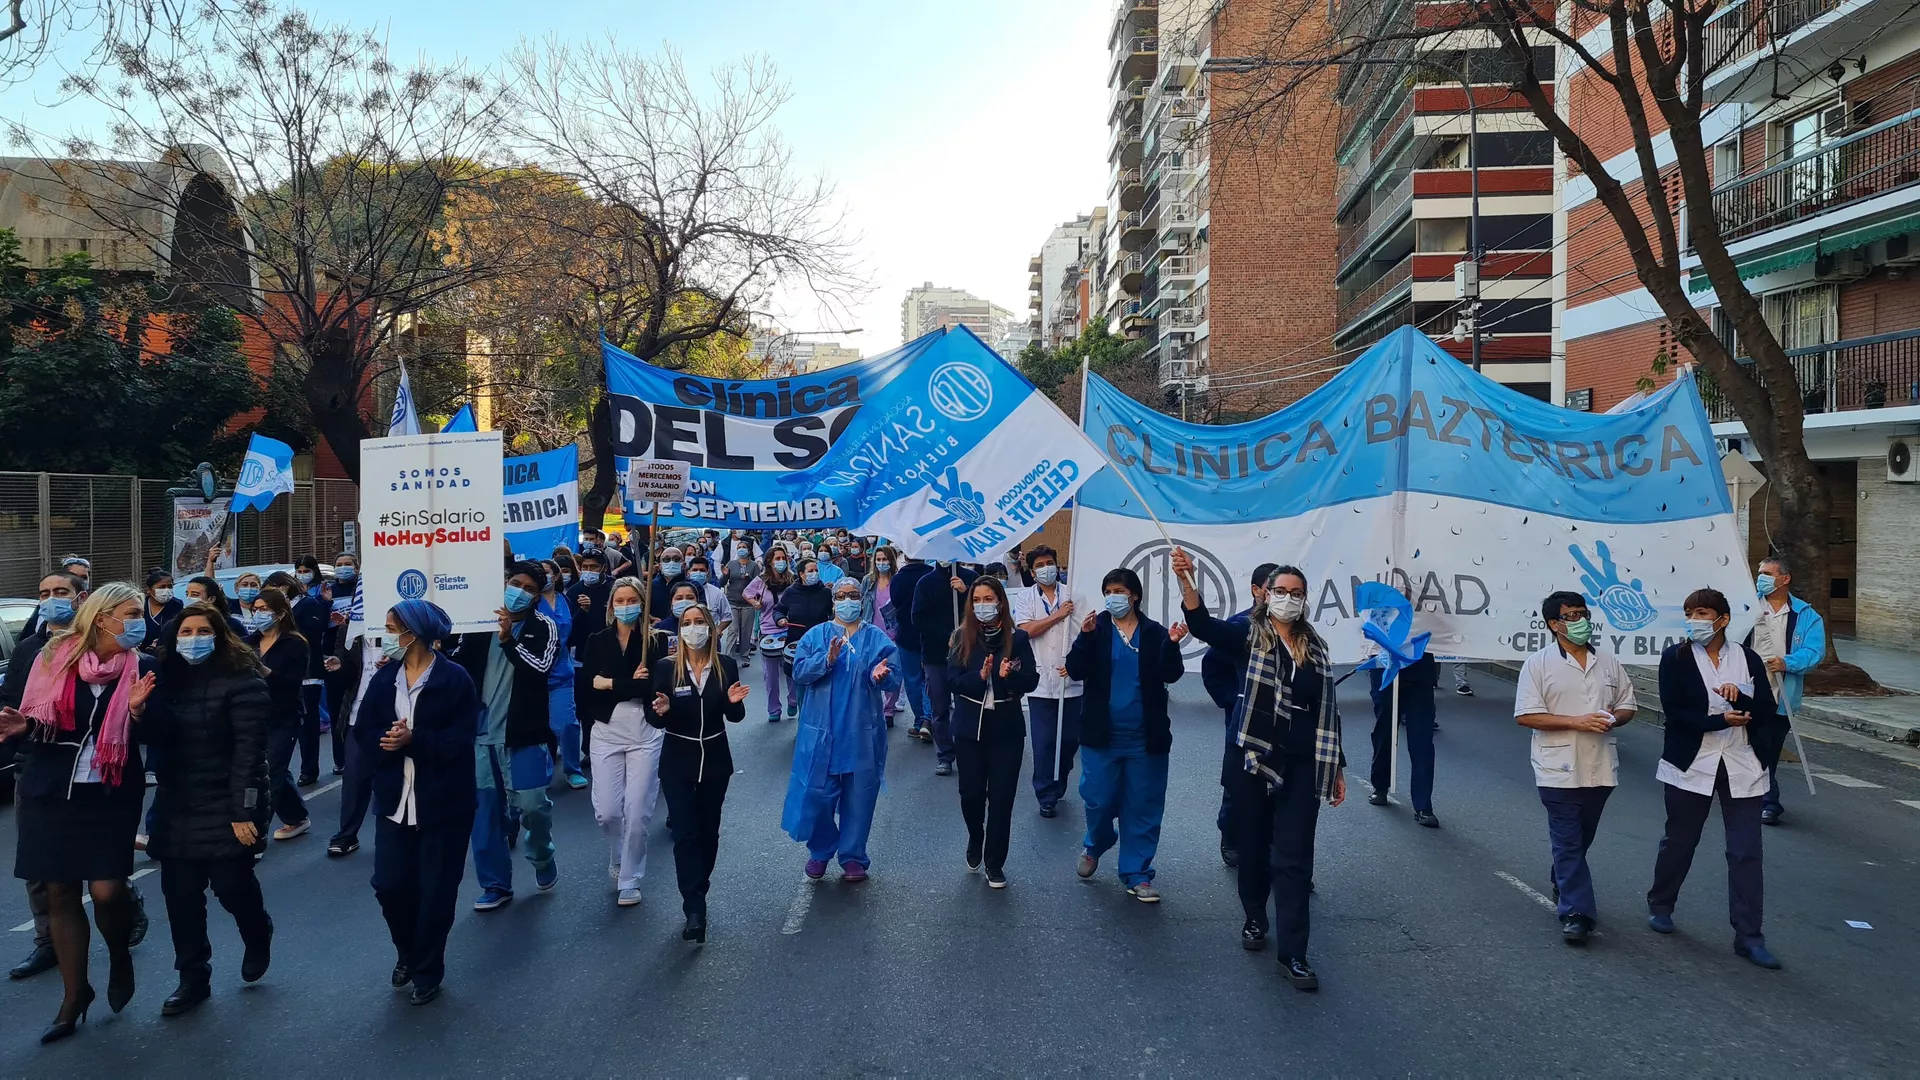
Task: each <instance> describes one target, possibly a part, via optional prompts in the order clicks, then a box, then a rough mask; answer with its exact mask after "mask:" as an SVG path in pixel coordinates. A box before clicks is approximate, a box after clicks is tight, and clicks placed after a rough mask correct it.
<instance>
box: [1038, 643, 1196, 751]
mask: <svg viewBox="0 0 1920 1080" xmlns="http://www.w3.org/2000/svg"><path fill="white" fill-rule="evenodd" d="M1137 617H1138V619H1139V620H1140V625H1139V627H1138V637H1139V641H1138V644H1139V646H1140V706H1141V711H1142V713H1144V714H1145V720H1146V729H1147V753H1149V754H1165V753H1170V752H1171V751H1172V750H1173V722H1172V721H1171V720H1170V719H1168V717H1167V686H1168V685H1169V684H1171V683H1176V682H1179V681H1180V676H1182V675H1184V674H1186V673H1187V665H1186V661H1185V660H1183V659H1182V658H1181V656H1180V648H1179V646H1177V645H1175V644H1174V643H1173V642H1172V641H1171V640H1169V639H1168V637H1167V628H1166V627H1164V626H1161V625H1160V624H1159V623H1157V622H1154V621H1153V620H1152V619H1149V618H1147V617H1146V616H1145V615H1139V616H1137ZM1114 633H1115V631H1114V628H1113V616H1111V615H1109V614H1107V613H1106V612H1104V611H1102V612H1101V613H1100V616H1099V618H1098V620H1097V621H1096V622H1095V623H1094V627H1093V632H1092V633H1087V634H1081V635H1080V636H1079V637H1078V638H1076V639H1074V642H1073V648H1072V649H1071V650H1069V651H1068V652H1067V675H1068V676H1069V677H1070V678H1075V679H1079V680H1080V681H1082V682H1084V683H1086V684H1087V689H1086V692H1085V693H1084V694H1082V695H1081V698H1080V701H1081V704H1080V745H1082V746H1091V747H1093V748H1095V749H1098V750H1104V749H1106V748H1107V747H1109V746H1112V745H1113V715H1112V714H1111V713H1110V712H1108V702H1109V701H1111V700H1112V697H1113V687H1112V683H1113V637H1114Z"/></svg>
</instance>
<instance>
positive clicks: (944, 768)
mask: <svg viewBox="0 0 1920 1080" xmlns="http://www.w3.org/2000/svg"><path fill="white" fill-rule="evenodd" d="M933 775H935V776H952V775H953V762H951V761H941V762H936V763H935V764H934V766H933Z"/></svg>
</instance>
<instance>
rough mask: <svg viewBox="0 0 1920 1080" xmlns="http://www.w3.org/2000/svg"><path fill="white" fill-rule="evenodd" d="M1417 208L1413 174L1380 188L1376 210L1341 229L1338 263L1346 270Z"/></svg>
mask: <svg viewBox="0 0 1920 1080" xmlns="http://www.w3.org/2000/svg"><path fill="white" fill-rule="evenodd" d="M1412 210H1413V173H1412V172H1411V171H1409V172H1408V173H1407V174H1406V175H1405V176H1402V177H1401V178H1400V179H1399V180H1397V181H1395V182H1394V184H1393V186H1392V187H1389V188H1387V189H1386V190H1384V191H1376V192H1375V193H1374V195H1373V209H1372V210H1371V211H1369V212H1368V213H1367V214H1366V215H1364V216H1363V217H1361V218H1360V220H1358V221H1356V222H1354V223H1353V225H1352V226H1351V227H1343V228H1342V229H1341V230H1340V233H1341V235H1340V242H1339V245H1338V246H1337V247H1336V248H1335V252H1334V265H1335V266H1336V267H1338V268H1339V269H1340V270H1342V271H1344V270H1345V269H1346V268H1347V264H1349V263H1350V262H1352V261H1353V260H1354V258H1355V257H1356V256H1359V255H1362V254H1365V253H1366V252H1367V251H1368V250H1369V249H1370V248H1372V247H1373V246H1374V245H1375V244H1377V243H1379V242H1380V241H1382V240H1384V239H1386V238H1387V237H1388V236H1390V235H1392V234H1393V233H1394V232H1395V231H1397V230H1398V229H1399V228H1400V227H1401V226H1402V225H1405V224H1406V221H1407V215H1408V214H1409V213H1410V212H1412Z"/></svg>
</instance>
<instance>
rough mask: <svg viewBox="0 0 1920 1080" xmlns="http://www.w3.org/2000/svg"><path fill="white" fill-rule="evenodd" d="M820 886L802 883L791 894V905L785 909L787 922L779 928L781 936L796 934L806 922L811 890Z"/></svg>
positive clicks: (808, 882) (809, 882)
mask: <svg viewBox="0 0 1920 1080" xmlns="http://www.w3.org/2000/svg"><path fill="white" fill-rule="evenodd" d="M819 887H820V886H819V885H817V884H816V883H814V882H811V881H802V882H801V883H800V888H798V889H796V890H795V891H794V894H793V903H792V904H790V905H788V907H787V921H786V923H785V924H783V925H782V926H781V927H780V932H781V933H783V934H797V933H799V932H800V930H801V928H802V927H803V926H804V925H805V924H806V921H807V909H808V908H810V907H812V906H813V890H815V889H817V888H819Z"/></svg>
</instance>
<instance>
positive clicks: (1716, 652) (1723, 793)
mask: <svg viewBox="0 0 1920 1080" xmlns="http://www.w3.org/2000/svg"><path fill="white" fill-rule="evenodd" d="M1686 612H1687V635H1688V636H1689V637H1690V638H1691V639H1692V640H1691V641H1683V642H1679V643H1678V644H1675V645H1670V646H1668V647H1667V650H1666V651H1665V652H1663V653H1661V654H1660V709H1661V711H1662V712H1664V713H1665V714H1666V717H1667V726H1666V732H1665V745H1664V746H1663V747H1662V749H1661V752H1660V765H1659V767H1658V768H1657V769H1656V770H1655V772H1654V776H1655V778H1656V779H1658V780H1659V781H1660V783H1661V784H1662V785H1663V786H1664V791H1665V792H1666V800H1667V826H1666V831H1665V832H1664V833H1662V834H1661V837H1660V854H1659V856H1658V857H1657V858H1656V859H1655V860H1654V863H1653V887H1652V888H1651V889H1648V890H1647V925H1648V926H1649V927H1650V928H1652V929H1653V930H1654V931H1655V932H1656V933H1661V934H1671V933H1673V909H1674V905H1675V904H1677V903H1678V902H1679V900H1680V886H1681V885H1683V884H1685V883H1686V880H1687V871H1688V870H1690V869H1692V867H1693V853H1694V849H1696V848H1697V847H1699V846H1700V832H1701V830H1702V829H1703V828H1704V827H1705V826H1706V823H1707V815H1708V814H1709V813H1711V812H1712V810H1713V800H1714V796H1715V795H1718V796H1719V798H1720V817H1721V820H1722V821H1723V822H1724V823H1725V825H1726V832H1727V908H1728V914H1729V918H1730V921H1731V922H1732V923H1733V951H1734V954H1735V955H1736V956H1740V957H1743V958H1745V959H1748V960H1751V961H1753V962H1754V963H1755V964H1758V965H1759V966H1761V967H1763V968H1769V969H1773V968H1778V967H1779V966H1780V961H1779V960H1777V959H1775V958H1774V955H1773V953H1772V952H1770V951H1769V950H1768V949H1767V939H1766V937H1765V936H1764V935H1763V934H1762V933H1761V929H1760V913H1761V906H1762V903H1761V902H1762V897H1763V887H1762V877H1761V862H1760V846H1761V843H1760V807H1761V801H1762V800H1763V798H1764V797H1765V796H1766V793H1767V777H1768V776H1769V775H1770V774H1771V773H1772V771H1773V768H1774V766H1775V765H1777V764H1778V763H1779V761H1780V749H1781V747H1783V746H1785V745H1786V741H1787V718H1786V717H1785V716H1783V715H1781V714H1780V712H1779V711H1778V709H1777V707H1776V705H1775V703H1774V700H1773V687H1772V685H1771V684H1770V683H1769V682H1768V681H1767V680H1766V679H1764V678H1761V675H1762V673H1763V672H1765V670H1766V666H1765V661H1763V660H1761V659H1760V654H1759V653H1756V652H1754V651H1753V650H1752V649H1749V648H1747V647H1746V646H1744V645H1735V644H1733V643H1732V642H1730V641H1728V640H1727V621H1728V619H1729V617H1730V616H1731V614H1732V607H1731V605H1729V604H1728V603H1727V598H1726V595H1725V594H1724V593H1722V592H1720V591H1719V590H1718V589H1696V590H1694V591H1693V592H1692V593H1691V594H1689V595H1688V596H1687V599H1686Z"/></svg>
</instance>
